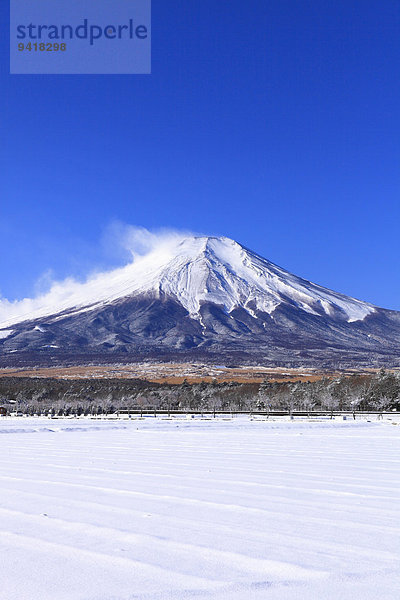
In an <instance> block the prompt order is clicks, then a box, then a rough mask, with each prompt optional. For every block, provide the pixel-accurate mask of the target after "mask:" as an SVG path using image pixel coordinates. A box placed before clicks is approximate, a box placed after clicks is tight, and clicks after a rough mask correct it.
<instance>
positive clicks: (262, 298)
mask: <svg viewBox="0 0 400 600" xmlns="http://www.w3.org/2000/svg"><path fill="white" fill-rule="evenodd" d="M146 292H152V293H154V294H156V295H161V294H165V295H167V296H170V297H172V298H174V299H176V300H177V301H178V302H180V303H181V305H182V306H183V307H184V308H185V309H186V310H187V311H188V312H189V313H190V315H191V316H192V317H193V318H195V319H200V315H199V309H200V306H201V304H202V303H203V302H208V303H214V304H218V305H222V306H223V307H224V309H225V311H226V312H228V313H229V312H230V311H232V310H233V309H234V308H236V307H243V308H244V309H245V310H247V312H249V313H250V314H254V310H256V309H258V310H260V311H263V312H266V313H269V314H271V313H273V311H274V310H275V309H276V308H277V307H278V306H279V305H280V304H284V303H286V304H290V305H292V306H295V307H298V308H299V309H301V310H303V311H305V312H307V313H311V314H314V315H328V316H331V317H339V316H340V318H341V319H344V320H346V321H348V322H354V321H359V320H363V319H364V318H365V317H366V316H367V315H369V314H371V313H373V312H375V308H374V307H373V306H372V305H371V304H367V303H365V302H361V301H359V300H355V299H353V298H349V297H347V296H344V295H342V294H338V293H335V292H333V291H330V290H328V289H325V288H323V287H320V286H318V285H315V284H313V283H310V282H308V281H306V280H304V279H301V278H300V277H296V276H295V275H292V274H290V273H288V272H287V271H285V270H284V269H281V268H280V267H278V266H276V265H274V264H273V263H271V262H269V261H267V260H265V259H263V258H262V257H260V256H258V255H257V254H255V253H253V252H251V251H250V250H248V249H246V248H244V247H243V246H241V245H240V244H238V243H237V242H235V241H233V240H231V239H228V238H226V237H194V236H192V237H182V238H180V239H177V238H174V239H173V241H171V240H169V241H166V242H165V243H163V244H160V245H159V246H158V247H157V248H156V249H154V250H153V251H151V252H149V253H148V254H147V255H145V256H142V257H139V258H136V259H135V260H134V261H133V262H132V263H131V264H128V265H127V266H125V267H122V268H119V269H116V270H114V271H110V272H107V273H102V274H98V275H95V276H93V277H91V278H89V279H88V280H87V281H86V282H85V283H79V282H77V281H74V280H72V279H68V280H66V281H64V282H62V283H56V284H54V285H53V287H52V288H51V290H50V292H49V293H48V294H46V295H44V296H41V297H38V298H35V299H24V300H22V301H17V302H14V303H12V302H9V301H7V300H0V328H6V327H9V326H12V325H14V324H16V323H19V322H22V321H25V320H33V319H37V318H41V317H45V316H50V315H56V314H58V313H64V314H65V311H67V312H68V313H71V312H72V313H76V312H82V311H87V310H91V309H93V308H97V307H99V306H101V305H106V304H108V303H110V302H113V301H114V300H117V299H120V298H125V297H128V296H132V295H137V294H140V293H146Z"/></svg>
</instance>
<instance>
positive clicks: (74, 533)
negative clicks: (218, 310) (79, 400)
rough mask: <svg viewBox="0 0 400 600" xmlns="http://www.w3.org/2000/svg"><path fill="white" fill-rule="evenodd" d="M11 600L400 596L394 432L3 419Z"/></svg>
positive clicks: (1, 533)
mask: <svg viewBox="0 0 400 600" xmlns="http://www.w3.org/2000/svg"><path fill="white" fill-rule="evenodd" d="M0 445H1V455H0V461H1V476H0V484H1V493H0V574H1V586H0V598H1V600H14V599H15V600H17V599H18V600H36V599H38V600H39V599H40V600H47V599H52V600H58V599H63V600H64V599H65V600H78V599H79V600H131V599H132V600H133V599H143V600H145V599H148V600H150V599H151V600H161V599H165V600H167V599H168V600H178V599H192V598H196V599H198V598H199V599H201V598H204V599H205V600H247V599H248V600H261V599H266V600H269V599H285V600H292V599H300V598H301V599H305V600H307V599H314V598H315V599H318V600H324V599H335V600H337V599H338V598H340V599H344V600H346V599H350V598H351V600H356V599H360V600H361V599H362V600H365V599H371V600H372V599H374V600H376V599H386V598H387V599H393V598H396V597H398V590H399V589H400V576H399V574H398V573H399V558H400V541H399V539H400V537H399V533H400V531H399V530H400V522H399V514H400V502H399V488H400V482H399V461H400V454H399V450H400V426H397V425H396V426H394V425H393V422H390V421H386V422H385V421H383V422H379V423H378V422H375V421H374V422H371V423H368V422H359V423H358V422H355V423H354V422H349V421H345V422H344V421H340V422H339V421H336V422H335V421H321V422H315V421H314V422H307V421H299V422H296V421H295V422H283V421H280V422H279V421H276V422H272V421H269V422H267V421H258V422H256V421H251V420H250V419H247V418H240V419H239V418H236V419H232V420H215V421H214V420H211V421H205V420H200V419H199V420H197V419H193V420H183V419H174V420H161V419H146V420H131V421H94V420H88V419H81V420H66V419H65V420H49V419H25V418H19V419H10V418H3V419H1V420H0Z"/></svg>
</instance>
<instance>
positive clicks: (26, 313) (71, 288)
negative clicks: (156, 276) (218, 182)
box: [0, 222, 195, 328]
mask: <svg viewBox="0 0 400 600" xmlns="http://www.w3.org/2000/svg"><path fill="white" fill-rule="evenodd" d="M192 235H195V234H193V233H192V232H189V231H177V230H173V229H159V230H155V231H150V230H148V229H145V228H144V227H135V226H132V225H126V224H124V223H121V222H114V223H113V224H111V225H110V226H109V227H108V228H107V230H106V232H105V235H104V237H103V242H102V243H103V245H107V246H109V247H110V250H112V251H115V254H116V253H119V254H120V256H121V259H122V257H124V258H125V261H124V262H125V264H124V266H121V267H119V268H116V269H113V270H110V271H102V272H98V271H97V272H96V271H92V272H91V273H90V274H88V276H87V278H86V280H85V281H83V282H81V281H78V280H77V279H75V278H74V277H68V278H66V279H64V280H62V281H55V280H53V279H52V273H51V272H50V271H46V272H45V274H44V275H43V276H42V277H41V278H40V279H39V281H38V282H37V285H36V286H35V290H34V294H33V297H32V298H23V299H21V300H15V301H10V300H8V299H6V298H0V328H6V327H10V326H11V325H12V324H13V323H17V322H20V321H23V320H30V319H35V318H39V317H42V316H44V315H49V314H51V313H52V311H54V313H56V312H60V311H61V310H66V309H70V308H73V307H75V306H84V305H87V304H90V303H93V302H97V301H99V300H100V301H101V300H103V299H106V298H107V297H109V296H112V293H113V291H114V289H115V290H116V289H120V288H121V286H122V285H123V282H124V280H126V276H127V269H129V267H130V266H131V265H135V267H138V268H140V264H141V263H142V264H143V269H144V270H145V269H146V265H147V264H150V263H153V262H155V261H157V260H159V259H161V258H162V257H167V256H169V255H171V253H173V251H174V250H173V249H174V248H176V246H177V244H179V243H180V242H181V241H182V240H183V239H184V238H186V237H188V236H192ZM136 270H137V269H136ZM113 288H114V289H113ZM35 292H36V293H35Z"/></svg>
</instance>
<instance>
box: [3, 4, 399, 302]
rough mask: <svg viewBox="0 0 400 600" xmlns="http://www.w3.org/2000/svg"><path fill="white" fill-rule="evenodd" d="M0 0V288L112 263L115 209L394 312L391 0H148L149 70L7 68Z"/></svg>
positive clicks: (394, 34) (394, 32) (394, 47)
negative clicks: (217, 239) (34, 72)
mask: <svg viewBox="0 0 400 600" xmlns="http://www.w3.org/2000/svg"><path fill="white" fill-rule="evenodd" d="M7 4H8V3H7V2H2V3H1V9H0V10H1V17H2V35H1V36H0V40H1V41H0V44H1V82H0V84H1V85H0V89H1V93H0V119H1V150H0V151H1V156H0V159H1V174H0V175H1V181H0V184H1V188H0V194H1V196H0V203H1V205H0V291H1V293H2V294H3V295H4V296H6V297H8V298H10V299H13V298H20V297H22V296H23V295H27V294H31V293H32V292H33V289H34V282H35V281H36V280H37V279H38V278H40V277H41V275H42V274H43V273H44V272H45V271H46V270H47V269H52V270H53V274H54V275H55V276H56V277H59V278H61V277H64V276H66V275H70V274H73V275H77V276H82V275H83V274H84V273H85V272H88V271H90V270H91V269H93V268H96V267H99V266H100V267H105V266H109V265H113V264H116V263H117V262H118V260H119V256H118V252H117V251H115V252H113V251H112V250H111V249H110V248H109V247H108V246H107V244H104V243H102V241H101V240H102V238H103V236H104V232H105V231H106V230H107V227H108V226H109V224H110V223H111V222H113V221H114V220H120V221H123V222H126V223H131V224H135V225H142V226H144V227H147V228H156V227H162V226H166V227H173V228H178V229H179V228H184V229H191V230H196V231H202V232H206V233H214V234H215V233H216V234H224V235H227V236H229V237H232V238H235V239H237V240H238V241H240V242H241V243H243V244H244V245H246V246H248V247H250V248H252V249H253V250H255V251H257V252H259V253H260V254H262V255H263V256H265V257H266V258H269V259H270V260H272V261H274V262H276V263H278V264H280V265H281V266H283V267H285V268H287V269H289V270H291V271H292V272H295V273H296V274H298V275H301V276H303V277H306V278H308V279H311V280H313V281H315V282H317V283H320V284H323V285H326V286H328V287H330V288H333V289H335V290H337V291H341V292H344V293H347V294H350V295H353V296H355V297H358V298H361V299H363V300H368V301H371V302H374V303H376V304H378V305H381V306H385V307H388V308H396V309H400V269H399V257H400V252H399V250H400V235H399V232H400V4H399V2H398V0H384V1H382V0H371V1H370V0H358V1H355V0H333V1H328V0H308V1H305V0H298V1H295V0H246V1H245V0H241V1H238V0H230V1H225V0H218V1H217V0H201V1H199V0H168V2H167V1H166V0H153V34H152V36H153V74H152V75H151V76H16V75H14V76H10V75H9V74H8V71H9V66H8V47H7V44H8V35H7V33H8V32H7V27H8V7H7V6H6V5H7Z"/></svg>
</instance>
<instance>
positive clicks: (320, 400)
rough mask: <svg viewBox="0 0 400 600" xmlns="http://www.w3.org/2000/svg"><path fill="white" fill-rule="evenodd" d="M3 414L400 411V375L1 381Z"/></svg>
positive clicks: (16, 378)
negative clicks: (180, 380) (247, 380)
mask: <svg viewBox="0 0 400 600" xmlns="http://www.w3.org/2000/svg"><path fill="white" fill-rule="evenodd" d="M0 408H1V412H2V414H3V415H4V414H11V413H15V412H19V413H22V414H27V415H44V414H52V415H53V416H69V415H78V416H79V415H102V414H113V413H117V412H119V411H130V410H132V411H143V412H148V411H157V410H158V411H182V412H185V411H214V412H219V411H234V412H241V411H243V412H262V413H267V414H268V413H270V412H271V413H272V412H274V411H285V412H287V413H289V414H291V413H292V412H298V411H301V412H307V413H311V412H313V411H320V410H322V411H326V412H331V413H333V412H336V411H353V412H356V411H377V412H381V413H383V412H385V411H391V410H400V374H396V373H392V372H387V371H385V370H383V369H382V370H381V371H379V372H378V373H376V374H371V375H365V374H362V375H352V376H340V377H336V378H322V379H320V380H317V381H295V382H274V381H269V380H265V381H264V382H263V383H261V384H257V383H251V384H249V383H244V384H240V383H218V382H217V381H214V382H211V383H206V382H202V383H195V384H190V383H188V382H187V381H185V382H184V383H183V384H180V385H168V384H158V383H151V382H148V381H143V380H140V379H90V380H89V379H75V380H66V379H50V378H48V379H46V378H31V377H26V378H25V377H21V378H18V377H3V378H0Z"/></svg>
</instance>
